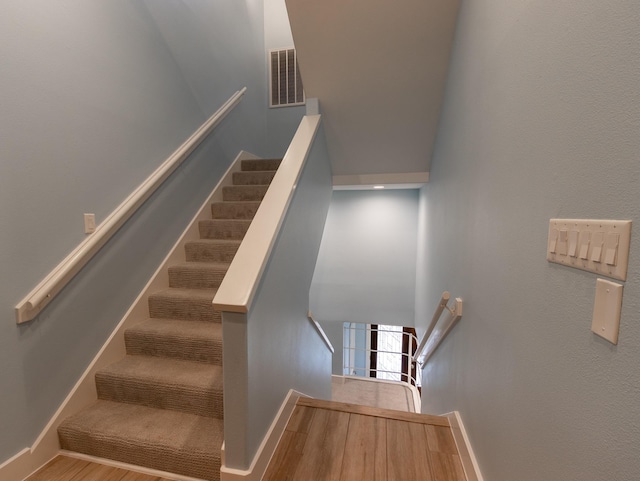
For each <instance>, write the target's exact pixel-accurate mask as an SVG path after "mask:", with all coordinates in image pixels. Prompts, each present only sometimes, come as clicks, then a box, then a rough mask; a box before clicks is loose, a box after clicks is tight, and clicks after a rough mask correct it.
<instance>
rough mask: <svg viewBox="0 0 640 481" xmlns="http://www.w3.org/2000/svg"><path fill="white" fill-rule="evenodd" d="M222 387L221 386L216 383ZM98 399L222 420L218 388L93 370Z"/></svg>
mask: <svg viewBox="0 0 640 481" xmlns="http://www.w3.org/2000/svg"><path fill="white" fill-rule="evenodd" d="M220 387H222V386H220ZM96 388H97V390H98V399H102V400H105V401H115V402H123V403H128V404H140V405H142V406H148V407H152V408H158V409H168V410H171V411H179V412H184V413H188V414H195V415H197V416H206V417H215V418H219V419H222V417H223V409H222V389H207V390H200V389H196V388H193V387H185V386H179V387H176V386H173V385H163V384H156V383H153V382H150V381H147V380H141V379H135V378H121V377H114V376H110V375H106V374H104V373H100V372H98V373H96Z"/></svg>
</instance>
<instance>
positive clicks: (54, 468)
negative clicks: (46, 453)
mask: <svg viewBox="0 0 640 481" xmlns="http://www.w3.org/2000/svg"><path fill="white" fill-rule="evenodd" d="M90 464H91V463H89V462H88V461H83V460H81V459H73V458H68V457H66V456H56V457H55V458H53V459H52V460H51V461H49V462H48V463H47V464H45V465H44V466H43V467H42V468H40V469H39V470H38V471H36V472H35V473H34V474H32V475H31V476H29V477H28V478H27V480H26V481H54V480H55V481H57V480H63V479H65V480H67V479H70V478H72V477H74V476H75V475H76V474H78V473H79V472H80V471H82V470H83V469H84V468H86V467H87V466H88V465H90Z"/></svg>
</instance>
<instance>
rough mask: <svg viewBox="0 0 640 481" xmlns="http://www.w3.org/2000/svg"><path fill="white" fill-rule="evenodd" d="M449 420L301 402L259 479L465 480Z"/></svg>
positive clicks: (319, 401) (356, 407) (350, 480)
mask: <svg viewBox="0 0 640 481" xmlns="http://www.w3.org/2000/svg"><path fill="white" fill-rule="evenodd" d="M465 479H466V478H465V476H464V471H463V468H462V464H461V462H460V457H459V455H458V451H457V449H456V445H455V442H454V440H453V435H452V434H451V428H450V426H449V421H448V420H447V418H445V417H441V416H428V415H423V414H414V413H407V412H399V411H391V410H386V409H379V408H372V407H367V406H360V405H354V404H343V403H336V402H332V401H321V400H317V399H309V398H301V399H299V400H298V403H297V406H296V407H295V409H294V411H293V414H292V417H291V419H290V420H289V423H288V424H287V428H286V430H285V432H284V434H283V436H282V438H281V440H280V443H279V444H278V448H277V449H276V452H275V454H274V457H273V458H272V460H271V463H270V465H269V467H268V469H267V472H266V474H265V476H264V477H263V481H309V480H314V481H364V480H367V481H465Z"/></svg>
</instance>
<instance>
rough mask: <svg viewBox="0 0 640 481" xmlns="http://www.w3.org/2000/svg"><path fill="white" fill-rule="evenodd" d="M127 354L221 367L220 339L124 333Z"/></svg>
mask: <svg viewBox="0 0 640 481" xmlns="http://www.w3.org/2000/svg"><path fill="white" fill-rule="evenodd" d="M124 341H125V345H126V348H127V354H130V355H135V356H153V357H168V358H172V359H183V360H185V361H196V362H203V363H207V364H216V365H219V366H221V365H222V339H184V338H182V339H180V338H175V337H161V336H153V335H145V334H144V333H140V332H135V331H125V333H124Z"/></svg>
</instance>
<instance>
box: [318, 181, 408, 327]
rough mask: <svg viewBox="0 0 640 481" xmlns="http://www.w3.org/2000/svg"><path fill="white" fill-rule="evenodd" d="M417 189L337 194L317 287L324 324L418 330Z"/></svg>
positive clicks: (319, 260)
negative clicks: (337, 322)
mask: <svg viewBox="0 0 640 481" xmlns="http://www.w3.org/2000/svg"><path fill="white" fill-rule="evenodd" d="M417 215H418V191H417V190H384V191H379V190H375V191H374V190H368V191H367V190H359V191H356V190H351V191H350V190H337V191H334V192H333V197H332V199H331V207H330V209H329V216H328V217H327V224H326V228H325V231H324V234H323V237H322V245H321V247H320V254H319V255H318V262H317V264H316V271H315V273H314V276H313V284H312V285H311V294H310V298H311V310H312V311H313V314H314V315H315V316H316V318H317V319H319V320H322V321H339V322H345V321H348V322H364V323H368V324H371V323H373V324H391V325H404V326H412V325H413V321H414V291H415V281H416V268H415V265H416V249H417V247H416V246H417V228H416V219H417Z"/></svg>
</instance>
